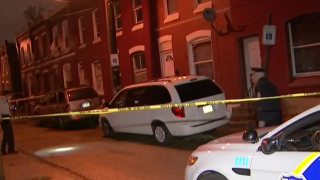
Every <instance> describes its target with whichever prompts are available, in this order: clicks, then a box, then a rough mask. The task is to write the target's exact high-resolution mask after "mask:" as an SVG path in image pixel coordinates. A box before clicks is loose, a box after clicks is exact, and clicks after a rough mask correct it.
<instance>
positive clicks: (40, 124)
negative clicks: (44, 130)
mask: <svg viewBox="0 0 320 180" xmlns="http://www.w3.org/2000/svg"><path fill="white" fill-rule="evenodd" d="M35 115H36V116H38V115H39V114H37V113H35ZM35 120H36V125H37V126H39V127H42V126H44V122H43V120H42V119H41V118H40V117H36V118H35Z"/></svg>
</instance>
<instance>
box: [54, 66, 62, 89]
mask: <svg viewBox="0 0 320 180" xmlns="http://www.w3.org/2000/svg"><path fill="white" fill-rule="evenodd" d="M53 78H54V87H56V88H59V86H60V85H61V84H60V75H59V71H58V68H57V67H54V68H53Z"/></svg>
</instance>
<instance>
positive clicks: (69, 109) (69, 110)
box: [65, 104, 71, 112]
mask: <svg viewBox="0 0 320 180" xmlns="http://www.w3.org/2000/svg"><path fill="white" fill-rule="evenodd" d="M65 111H66V112H71V107H70V105H69V104H67V105H66V107H65Z"/></svg>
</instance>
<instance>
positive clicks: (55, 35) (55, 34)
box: [52, 26, 59, 47]
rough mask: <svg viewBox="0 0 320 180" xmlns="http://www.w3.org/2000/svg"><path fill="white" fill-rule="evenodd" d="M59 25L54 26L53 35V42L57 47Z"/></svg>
mask: <svg viewBox="0 0 320 180" xmlns="http://www.w3.org/2000/svg"><path fill="white" fill-rule="evenodd" d="M58 35H59V34H58V26H54V27H53V28H52V36H53V44H54V47H57V46H58V45H59V36H58Z"/></svg>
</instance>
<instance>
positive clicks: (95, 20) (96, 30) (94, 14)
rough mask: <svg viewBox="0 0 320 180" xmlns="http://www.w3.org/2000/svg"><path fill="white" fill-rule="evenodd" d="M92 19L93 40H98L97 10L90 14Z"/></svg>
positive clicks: (98, 19)
mask: <svg viewBox="0 0 320 180" xmlns="http://www.w3.org/2000/svg"><path fill="white" fill-rule="evenodd" d="M92 19H93V33H94V34H93V35H94V39H98V38H99V37H100V18H99V11H98V9H95V10H93V12H92Z"/></svg>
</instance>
